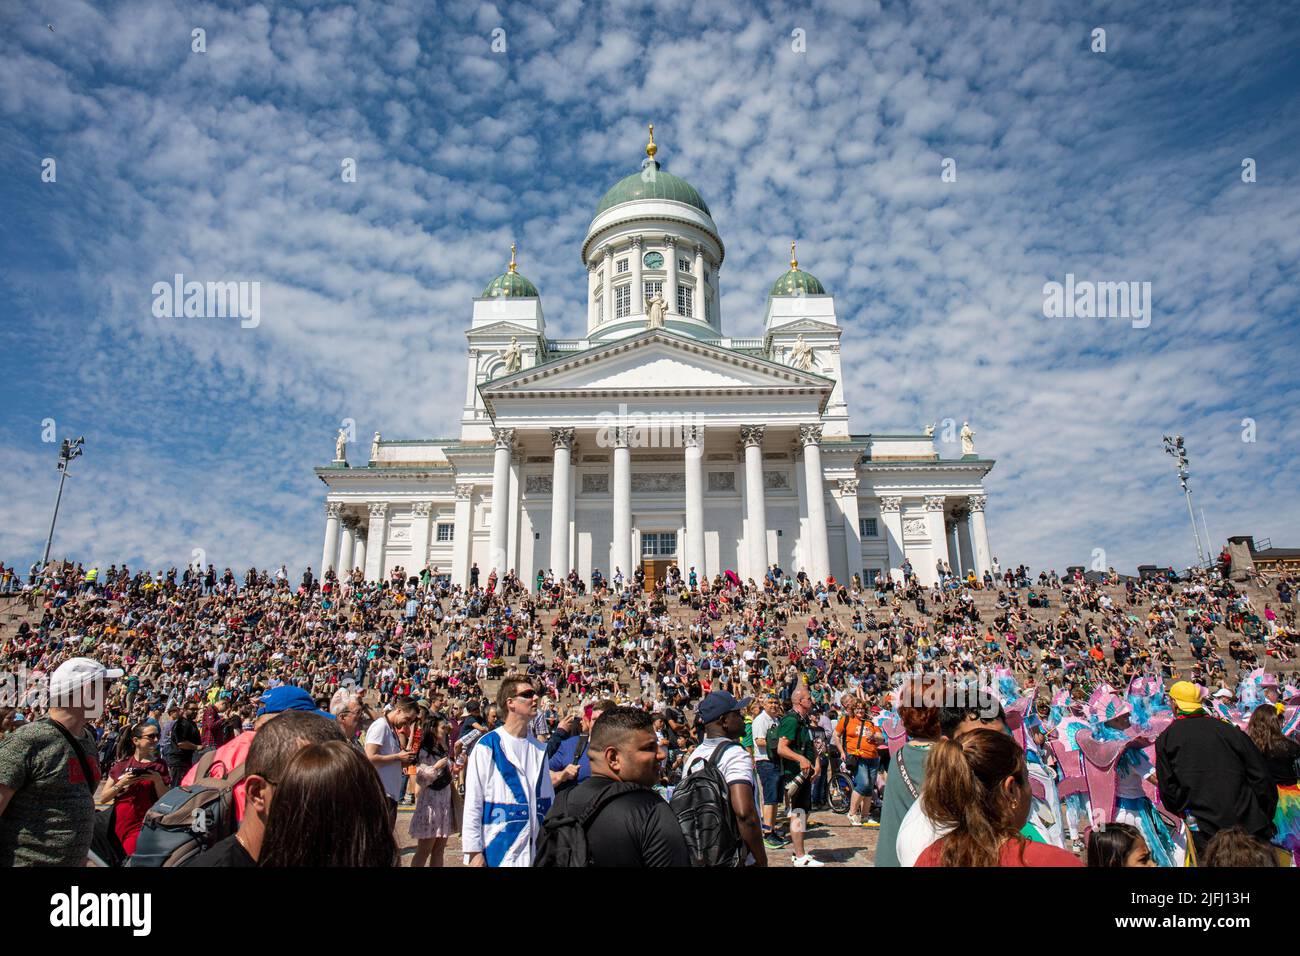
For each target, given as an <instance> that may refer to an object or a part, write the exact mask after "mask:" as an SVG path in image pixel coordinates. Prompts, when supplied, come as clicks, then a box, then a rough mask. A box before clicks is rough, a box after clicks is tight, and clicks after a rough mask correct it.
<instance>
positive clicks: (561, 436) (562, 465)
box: [551, 259, 609, 579]
mask: <svg viewBox="0 0 1300 956" xmlns="http://www.w3.org/2000/svg"><path fill="white" fill-rule="evenodd" d="M606 263H607V264H608V259H607V260H606ZM605 282H606V287H607V288H608V283H609V279H608V277H607V278H606V280H605ZM551 442H552V444H553V445H554V448H555V452H554V456H555V461H554V471H553V472H552V478H551V572H552V573H553V574H554V575H555V577H556V578H557V579H559V578H564V577H567V576H568V574H569V471H570V468H569V457H570V456H569V453H570V451H571V449H572V448H573V429H572V428H552V429H551Z"/></svg>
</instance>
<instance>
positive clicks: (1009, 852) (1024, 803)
mask: <svg viewBox="0 0 1300 956" xmlns="http://www.w3.org/2000/svg"><path fill="white" fill-rule="evenodd" d="M1031 798H1032V794H1031V793H1030V790H1029V770H1028V768H1027V766H1026V764H1025V752H1024V751H1023V750H1021V749H1020V745H1019V744H1017V743H1016V742H1015V741H1014V740H1013V739H1012V738H1010V737H1008V736H1007V735H1006V734H1002V733H999V732H998V731H996V730H971V731H968V732H966V733H964V734H961V735H960V736H959V737H957V738H955V739H952V740H949V739H946V738H945V739H941V740H938V741H936V742H935V743H934V744H932V745H931V748H930V757H929V759H928V761H927V762H926V771H925V789H924V790H923V792H922V793H921V807H922V809H923V810H924V812H925V815H926V816H928V817H929V818H930V819H931V820H933V821H934V822H935V824H936V826H937V828H938V829H941V830H944V829H946V830H949V832H948V834H947V835H946V836H944V837H941V838H940V839H939V840H937V841H935V842H934V843H932V844H931V845H930V846H929V847H927V848H926V849H925V850H924V851H923V852H922V853H921V856H920V857H919V858H918V859H917V861H916V865H917V866H1034V867H1038V866H1081V865H1082V864H1081V863H1080V862H1079V860H1078V858H1077V857H1075V856H1074V854H1072V853H1067V852H1066V851H1065V850H1061V849H1058V848H1056V847H1054V846H1051V845H1049V844H1045V843H1034V842H1032V841H1030V840H1029V839H1028V838H1027V837H1025V836H1022V835H1021V833H1020V830H1021V828H1022V827H1023V826H1024V825H1025V821H1026V820H1027V819H1029V805H1030V800H1031Z"/></svg>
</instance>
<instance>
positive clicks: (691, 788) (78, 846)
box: [0, 561, 1300, 867]
mask: <svg viewBox="0 0 1300 956" xmlns="http://www.w3.org/2000/svg"><path fill="white" fill-rule="evenodd" d="M937 570H938V576H939V583H938V584H936V585H934V586H925V585H923V584H921V582H920V581H919V580H918V579H917V576H916V575H915V574H914V573H913V569H912V568H911V567H910V565H905V566H904V567H903V569H902V571H903V574H902V576H901V577H900V578H899V579H898V580H893V579H889V578H888V577H883V576H882V577H881V578H879V579H878V580H871V581H863V580H862V579H861V577H860V576H854V577H853V578H852V579H851V580H849V581H844V582H841V581H837V580H835V579H834V578H829V579H827V580H825V581H813V580H811V579H809V578H808V576H807V575H805V574H804V573H803V572H798V573H796V574H793V575H792V574H789V573H787V572H786V571H784V570H782V569H781V568H779V567H775V566H774V567H772V568H770V569H769V570H768V573H767V574H766V575H765V577H764V579H763V580H762V581H753V580H750V581H746V582H742V581H741V580H740V579H739V577H738V576H736V575H735V574H734V573H733V572H727V573H725V574H720V575H716V576H714V577H713V578H708V577H706V576H703V575H699V574H697V572H696V569H694V568H690V569H687V570H686V572H685V573H682V572H677V573H673V574H670V575H669V576H668V578H667V580H665V581H662V582H659V583H658V584H657V586H655V587H654V588H653V589H651V590H649V591H646V590H644V578H639V577H638V576H637V575H636V574H635V573H634V574H631V575H628V576H626V577H625V576H624V575H623V573H622V572H621V570H617V569H616V571H615V573H614V574H613V575H612V576H610V577H608V578H607V577H605V576H603V575H602V574H601V573H600V572H599V571H597V572H594V573H593V574H592V576H591V580H590V581H589V582H587V581H583V580H582V579H581V578H579V576H578V575H577V574H576V573H573V574H570V575H568V576H567V577H563V578H559V579H556V578H555V577H553V576H551V575H549V574H548V573H545V572H541V573H539V575H538V578H537V580H536V581H533V582H529V583H531V584H532V585H533V587H532V588H531V589H529V588H528V587H526V586H525V585H524V583H523V582H521V581H520V580H519V579H518V578H517V576H515V575H514V574H513V573H508V574H505V575H503V576H501V577H500V578H498V576H497V575H496V573H495V572H493V573H491V574H489V575H487V576H486V579H485V580H481V578H482V577H483V576H481V575H480V574H479V572H478V569H477V567H475V568H474V569H473V570H472V571H471V574H470V579H469V582H468V584H467V586H463V587H462V586H460V585H452V584H451V583H450V582H449V580H448V578H447V576H446V575H443V574H440V573H439V571H438V569H437V568H433V567H426V568H424V569H421V570H420V571H419V572H418V573H414V574H408V573H407V571H406V570H405V569H402V568H396V569H394V571H393V573H392V574H391V575H390V576H389V577H387V578H386V579H385V580H382V581H365V580H364V578H363V576H362V575H361V573H360V571H356V572H353V573H352V574H350V575H348V576H346V577H344V578H343V579H340V578H339V577H338V576H336V575H335V574H334V573H333V572H332V571H331V572H329V573H327V574H326V575H325V577H324V578H323V579H318V578H317V577H316V576H315V575H314V573H313V571H312V569H310V568H308V569H307V570H306V571H305V572H304V573H303V574H302V575H301V576H299V577H297V578H296V579H293V580H291V578H290V575H289V574H288V572H287V569H286V568H284V567H283V566H282V567H281V568H280V569H279V570H277V571H274V572H272V571H270V570H260V569H256V568H251V569H248V570H247V571H246V572H245V573H244V574H242V575H239V576H237V575H236V574H235V573H234V572H233V571H232V570H231V569H225V570H224V572H222V573H218V572H217V571H216V569H215V568H214V567H212V566H209V567H208V568H206V569H202V568H197V567H194V568H186V569H175V568H173V569H170V570H168V571H161V570H160V571H154V572H147V571H132V570H130V569H129V568H126V567H117V566H113V567H109V568H107V569H101V568H98V567H91V568H85V567H83V566H81V565H78V564H73V563H69V562H57V563H52V564H50V565H48V566H46V567H43V568H42V567H39V566H34V567H32V568H31V569H29V571H28V572H27V574H26V575H21V574H19V573H18V572H17V570H16V569H14V568H12V567H8V568H6V567H5V566H3V565H0V615H5V620H3V621H0V672H3V673H4V674H5V675H7V676H8V678H9V681H8V684H7V685H6V686H4V687H0V865H15V864H34V865H39V864H65V865H75V864H79V863H82V862H84V861H85V860H86V858H87V856H88V855H93V857H94V858H95V859H96V860H97V861H99V862H103V863H105V864H107V865H123V864H125V865H132V866H135V865H158V864H159V863H160V862H161V863H162V864H165V865H173V864H176V863H183V864H185V865H200V866H232V865H242V866H251V865H263V866H299V865H396V864H399V863H400V862H401V861H402V859H403V857H402V854H401V852H400V849H399V835H400V834H401V833H402V831H403V829H405V831H406V833H407V834H409V837H410V840H411V841H412V842H413V843H414V847H413V851H412V854H411V857H410V863H411V865H414V866H440V865H443V864H444V863H445V862H446V858H447V847H448V843H449V841H450V840H451V839H452V838H454V837H457V836H458V837H459V839H460V848H461V851H462V853H463V860H464V862H465V863H467V864H468V865H474V866H479V865H482V866H503V865H572V864H573V861H575V860H577V861H579V862H580V863H592V864H594V865H646V866H658V865H691V864H694V865H737V866H739V865H767V864H768V863H769V862H770V861H774V860H776V859H777V856H776V854H778V853H786V852H788V854H789V858H788V859H789V862H790V863H791V864H792V865H794V866H798V867H817V866H821V865H823V864H824V862H825V861H824V860H820V859H818V858H817V857H816V854H815V853H814V852H812V851H811V850H810V849H809V846H808V845H807V843H806V841H805V838H806V835H807V833H808V831H809V830H810V829H811V828H813V827H815V826H817V825H819V824H818V822H817V821H815V820H814V819H813V815H814V814H815V813H817V812H818V811H822V810H826V809H828V808H834V809H836V810H839V811H842V812H844V813H846V817H845V820H846V822H847V823H848V824H849V825H850V826H855V827H858V826H860V827H864V828H869V829H871V830H873V831H874V832H875V834H876V838H877V839H876V850H875V856H874V863H875V865H877V866H913V865H915V866H954V865H956V866H961V865H1012V866H1039V865H1046V866H1058V865H1080V864H1082V863H1087V864H1088V865H1096V866H1103V865H1105V866H1109V865H1163V866H1174V865H1185V864H1188V863H1190V862H1192V861H1195V862H1196V863H1198V864H1200V865H1207V864H1210V863H1213V862H1214V861H1216V860H1218V861H1227V860H1247V859H1249V860H1258V861H1264V860H1268V861H1270V862H1276V863H1283V862H1288V863H1290V864H1292V865H1294V863H1295V861H1296V860H1297V859H1300V789H1297V779H1296V774H1297V769H1298V765H1297V757H1300V745H1297V743H1296V742H1295V738H1296V735H1297V725H1298V724H1300V718H1298V716H1297V705H1300V691H1298V690H1297V688H1296V687H1295V685H1294V684H1293V683H1292V682H1291V677H1290V676H1289V675H1290V668H1289V667H1288V665H1289V664H1290V663H1291V660H1292V657H1293V648H1294V642H1295V640H1296V635H1297V633H1298V632H1300V628H1297V623H1296V615H1295V607H1294V604H1293V594H1294V591H1295V586H1296V583H1297V580H1300V578H1298V577H1297V576H1296V575H1281V576H1280V577H1278V578H1277V579H1275V580H1272V581H1267V582H1265V583H1266V585H1267V588H1268V590H1267V591H1265V592H1264V597H1263V599H1261V597H1260V595H1259V594H1258V593H1257V594H1256V595H1255V596H1254V597H1252V596H1250V594H1249V593H1248V591H1247V590H1245V589H1243V588H1242V587H1240V586H1239V585H1237V584H1234V583H1233V582H1232V581H1231V580H1230V578H1229V576H1228V575H1227V574H1226V573H1225V571H1226V570H1227V569H1226V568H1225V567H1220V568H1210V569H1206V570H1195V571H1193V572H1191V573H1190V574H1189V575H1188V576H1186V577H1184V578H1181V579H1175V578H1172V577H1163V576H1162V577H1156V578H1153V579H1150V580H1138V579H1133V578H1127V579H1126V578H1121V577H1120V576H1119V575H1115V574H1114V573H1113V572H1112V573H1110V574H1107V575H1103V576H1101V577H1100V578H1099V579H1095V580H1089V579H1085V577H1084V576H1083V574H1082V573H1081V572H1075V573H1071V574H1068V575H1066V576H1065V577H1061V576H1058V575H1057V574H1056V573H1055V572H1054V571H1043V572H1040V573H1038V574H1036V575H1034V574H1032V573H1031V572H1030V570H1029V569H1028V568H1026V567H1025V566H1023V565H1022V566H1019V567H1016V568H1014V569H1012V568H1008V569H1006V570H1005V571H1004V570H1003V569H1002V568H1001V567H1000V566H999V565H998V564H997V563H996V561H995V562H994V567H993V568H992V569H991V570H990V571H989V572H987V573H986V574H984V575H983V576H979V577H977V576H976V575H974V574H973V573H969V574H967V575H966V576H965V577H962V576H958V575H954V574H952V573H951V572H950V571H949V570H948V569H947V568H946V567H942V566H941V567H940V568H938V569H937ZM674 571H676V569H675V568H674ZM1093 577H1095V576H1093ZM1261 604H1262V607H1261V606H1260V605H1261ZM91 688H93V689H95V691H96V692H95V693H94V694H90V693H88V689H91ZM1225 768H1227V769H1225ZM174 788H187V789H182V790H179V791H178V790H176V789H174ZM178 794H179V796H178ZM178 801H180V802H178ZM184 801H189V802H184ZM182 803H183V805H184V807H185V808H186V812H189V811H190V810H191V809H193V808H194V807H200V808H202V810H203V812H204V813H205V814H207V816H206V819H208V820H209V821H210V823H211V827H210V829H209V830H208V831H207V833H206V834H204V833H199V834H196V833H194V832H192V828H189V827H188V826H187V825H178V824H177V823H176V822H175V820H174V819H173V818H174V817H175V816H176V814H175V813H174V812H171V811H174V810H175V808H176V807H177V806H180V805H182ZM97 804H98V805H99V806H100V807H101V808H102V809H100V810H99V811H98V812H97V810H96V805H97ZM404 807H409V813H410V816H409V822H407V823H405V825H403V823H402V822H400V819H401V816H402V812H403V808H404ZM169 812H170V815H169ZM579 823H581V826H579V825H578V824H579ZM821 825H824V824H821ZM576 831H580V832H576ZM563 861H568V862H567V863H565V862H563Z"/></svg>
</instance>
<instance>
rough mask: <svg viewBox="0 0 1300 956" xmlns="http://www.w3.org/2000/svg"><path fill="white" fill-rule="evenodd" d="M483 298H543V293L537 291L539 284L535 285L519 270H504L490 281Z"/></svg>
mask: <svg viewBox="0 0 1300 956" xmlns="http://www.w3.org/2000/svg"><path fill="white" fill-rule="evenodd" d="M483 298H485V299H496V298H502V299H509V298H514V299H521V298H531V299H539V298H541V293H540V292H538V291H537V286H535V285H533V284H532V283H531V282H529V281H528V280H527V279H525V278H524V277H523V276H521V275H520V274H519V273H518V272H503V273H501V275H499V276H497V277H496V278H495V279H493V280H492V281H491V282H489V283H488V285H487V288H486V289H484V290H483Z"/></svg>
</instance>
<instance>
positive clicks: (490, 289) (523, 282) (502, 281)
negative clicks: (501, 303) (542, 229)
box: [483, 242, 542, 299]
mask: <svg viewBox="0 0 1300 956" xmlns="http://www.w3.org/2000/svg"><path fill="white" fill-rule="evenodd" d="M541 297H542V294H541V293H540V292H538V291H537V286H535V285H533V284H532V283H531V282H529V281H528V280H527V279H525V278H524V277H523V276H521V275H520V274H519V273H518V272H516V271H515V244H514V243H513V242H512V243H510V265H509V266H508V267H507V268H506V271H505V272H503V273H501V275H499V276H497V277H496V278H495V279H493V280H492V281H491V282H489V283H488V284H487V288H486V289H484V290H483V298H485V299H540V298H541Z"/></svg>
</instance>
